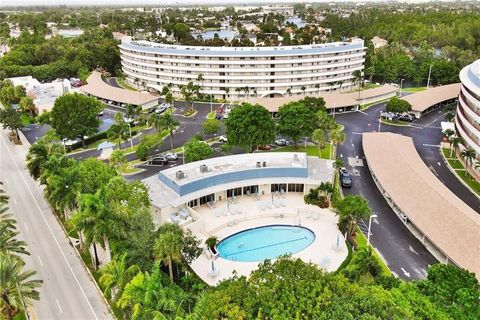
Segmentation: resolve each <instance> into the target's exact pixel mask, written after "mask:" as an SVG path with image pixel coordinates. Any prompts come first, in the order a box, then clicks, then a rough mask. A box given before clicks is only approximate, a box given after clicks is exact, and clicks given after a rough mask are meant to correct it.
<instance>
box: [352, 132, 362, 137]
mask: <svg viewBox="0 0 480 320" xmlns="http://www.w3.org/2000/svg"><path fill="white" fill-rule="evenodd" d="M352 134H358V135H360V136H361V135H362V134H363V133H362V132H352Z"/></svg>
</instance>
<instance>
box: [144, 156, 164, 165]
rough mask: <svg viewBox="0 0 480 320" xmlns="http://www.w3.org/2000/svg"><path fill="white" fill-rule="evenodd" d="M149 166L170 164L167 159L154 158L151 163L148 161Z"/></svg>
mask: <svg viewBox="0 0 480 320" xmlns="http://www.w3.org/2000/svg"><path fill="white" fill-rule="evenodd" d="M148 164H153V165H165V164H168V160H167V158H165V157H155V158H152V159H151V160H150V161H148Z"/></svg>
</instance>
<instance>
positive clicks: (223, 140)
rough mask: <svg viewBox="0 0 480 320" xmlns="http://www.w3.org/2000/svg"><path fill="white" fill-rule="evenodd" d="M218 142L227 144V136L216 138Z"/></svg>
mask: <svg viewBox="0 0 480 320" xmlns="http://www.w3.org/2000/svg"><path fill="white" fill-rule="evenodd" d="M218 140H219V141H220V142H227V136H220V137H218Z"/></svg>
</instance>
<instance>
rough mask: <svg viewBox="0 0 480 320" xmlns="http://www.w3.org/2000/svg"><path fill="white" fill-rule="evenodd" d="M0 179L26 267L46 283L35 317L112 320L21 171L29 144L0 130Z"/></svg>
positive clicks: (36, 189)
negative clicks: (23, 246) (25, 251)
mask: <svg viewBox="0 0 480 320" xmlns="http://www.w3.org/2000/svg"><path fill="white" fill-rule="evenodd" d="M0 140H1V141H0V179H1V180H2V181H3V182H4V183H5V189H6V192H7V193H8V194H9V196H10V203H9V207H10V212H11V213H12V214H13V215H14V217H15V219H16V220H17V225H18V229H19V231H20V235H19V237H20V238H21V239H23V240H25V241H26V242H27V244H28V251H29V252H30V253H31V255H30V256H26V257H25V261H26V263H27V268H29V269H34V270H36V271H37V275H36V277H37V278H39V279H42V280H43V281H44V283H43V285H42V287H41V289H40V301H38V302H36V303H35V304H34V306H33V314H32V315H33V317H32V318H33V319H41V320H43V319H69V320H70V319H79V320H91V319H113V318H112V316H111V315H110V313H109V311H108V307H107V305H106V303H105V302H104V300H103V298H102V296H101V294H100V292H99V291H98V290H97V288H96V286H95V284H94V283H93V282H92V281H91V279H90V277H89V275H88V274H87V271H86V270H85V267H84V265H83V262H82V261H81V259H80V258H79V257H78V256H77V255H76V253H75V251H74V249H73V248H72V246H71V245H70V242H69V241H68V239H67V237H66V235H65V233H64V232H63V229H62V228H61V226H60V224H59V223H58V222H57V220H56V218H55V216H54V215H53V213H52V211H51V209H50V207H49V205H48V203H47V202H46V200H45V199H44V196H43V192H42V189H41V188H40V187H39V185H38V183H37V182H35V181H34V180H33V179H32V178H31V177H30V175H29V174H28V172H27V170H26V169H25V161H24V159H25V155H26V152H27V150H28V147H29V144H28V143H27V142H25V138H23V141H24V143H25V144H24V145H22V146H14V145H12V144H11V143H10V142H9V140H8V136H7V131H5V130H1V131H0Z"/></svg>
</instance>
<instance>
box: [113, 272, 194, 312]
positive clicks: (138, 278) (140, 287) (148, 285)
mask: <svg viewBox="0 0 480 320" xmlns="http://www.w3.org/2000/svg"><path fill="white" fill-rule="evenodd" d="M163 277H164V274H163V272H162V271H161V270H160V266H159V264H158V263H157V264H155V266H154V268H153V271H152V273H151V274H149V273H148V272H139V273H137V275H135V276H134V277H133V279H132V280H131V281H130V282H129V283H128V284H127V285H126V286H125V289H124V290H123V293H122V295H121V297H120V299H119V300H118V302H117V306H118V307H119V308H120V309H122V310H128V311H129V314H128V318H129V319H132V320H136V319H139V320H140V319H142V320H143V319H179V317H180V316H182V315H183V313H184V310H183V308H182V306H183V304H184V302H185V300H186V298H187V296H186V294H185V292H184V291H183V290H182V289H181V288H180V287H178V286H168V285H164V280H163Z"/></svg>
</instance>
